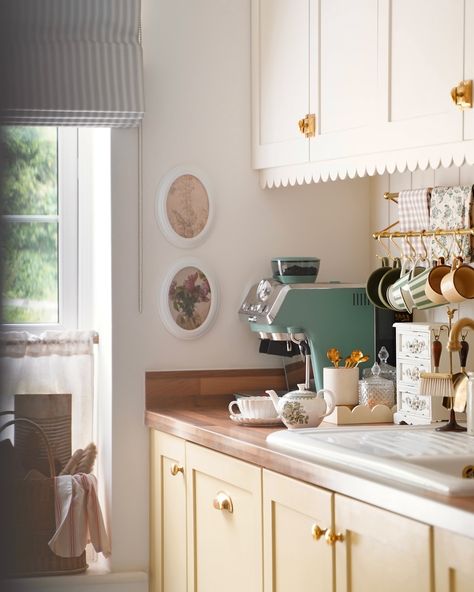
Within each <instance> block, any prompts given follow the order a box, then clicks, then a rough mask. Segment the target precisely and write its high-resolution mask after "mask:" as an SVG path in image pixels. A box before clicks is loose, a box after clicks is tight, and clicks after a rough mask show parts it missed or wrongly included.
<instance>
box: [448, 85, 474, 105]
mask: <svg viewBox="0 0 474 592" xmlns="http://www.w3.org/2000/svg"><path fill="white" fill-rule="evenodd" d="M451 98H452V100H453V103H454V104H455V105H457V106H458V107H459V108H460V109H470V108H472V80H461V82H460V83H459V84H458V85H457V86H455V87H454V88H452V89H451Z"/></svg>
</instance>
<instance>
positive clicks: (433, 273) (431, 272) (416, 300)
mask: <svg viewBox="0 0 474 592" xmlns="http://www.w3.org/2000/svg"><path fill="white" fill-rule="evenodd" d="M450 269H451V268H450V267H449V265H444V259H442V258H440V259H439V260H438V261H437V262H436V263H435V265H434V266H433V267H428V268H427V269H425V271H423V272H421V273H420V274H419V275H417V276H416V277H414V278H412V279H411V280H410V281H409V282H408V283H407V284H406V286H405V288H404V291H405V292H404V294H405V295H406V292H408V294H409V296H410V298H411V300H412V301H413V306H414V307H415V308H417V309H419V310H424V309H427V308H433V307H434V306H439V305H440V304H446V302H447V300H446V299H445V298H444V296H443V295H442V294H438V293H437V292H436V291H435V290H434V288H438V287H439V286H440V285H441V279H442V278H443V277H444V276H445V275H446V274H447V273H449V271H450ZM432 296H433V297H432Z"/></svg>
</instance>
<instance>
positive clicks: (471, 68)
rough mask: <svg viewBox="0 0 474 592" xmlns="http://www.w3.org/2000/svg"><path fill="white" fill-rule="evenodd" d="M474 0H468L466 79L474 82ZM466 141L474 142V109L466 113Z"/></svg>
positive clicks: (465, 28) (465, 36)
mask: <svg viewBox="0 0 474 592" xmlns="http://www.w3.org/2000/svg"><path fill="white" fill-rule="evenodd" d="M473 32H474V0H466V11H465V24H464V44H465V49H464V79H465V80H473V81H474V35H473ZM463 115H464V140H474V109H466V110H465V111H464V114H463Z"/></svg>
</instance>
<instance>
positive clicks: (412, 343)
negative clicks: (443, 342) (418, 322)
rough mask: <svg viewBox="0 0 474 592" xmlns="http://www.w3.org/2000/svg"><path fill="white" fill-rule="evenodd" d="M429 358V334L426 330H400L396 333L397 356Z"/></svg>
mask: <svg viewBox="0 0 474 592" xmlns="http://www.w3.org/2000/svg"><path fill="white" fill-rule="evenodd" d="M398 356H405V357H407V358H424V359H430V358H431V336H430V334H429V333H428V332H426V333H424V332H414V331H406V332H405V331H400V333H399V334H398V335H397V357H398Z"/></svg>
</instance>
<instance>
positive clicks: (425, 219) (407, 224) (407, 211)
mask: <svg viewBox="0 0 474 592" xmlns="http://www.w3.org/2000/svg"><path fill="white" fill-rule="evenodd" d="M430 197H431V194H430V190H429V189H408V190H406V191H400V193H399V194H398V211H399V216H400V230H401V231H402V232H406V231H408V230H428V228H429V225H430V214H429V201H430ZM410 242H411V244H412V245H413V248H414V249H415V251H416V254H417V256H418V255H421V254H422V253H424V248H423V243H422V241H421V238H419V237H413V238H410ZM426 246H427V245H426ZM403 254H404V255H406V256H410V255H412V254H413V253H412V251H411V249H410V245H409V243H408V242H407V241H404V242H403Z"/></svg>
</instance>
